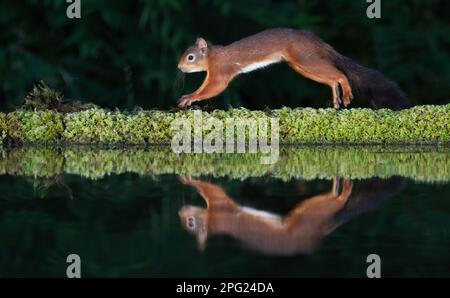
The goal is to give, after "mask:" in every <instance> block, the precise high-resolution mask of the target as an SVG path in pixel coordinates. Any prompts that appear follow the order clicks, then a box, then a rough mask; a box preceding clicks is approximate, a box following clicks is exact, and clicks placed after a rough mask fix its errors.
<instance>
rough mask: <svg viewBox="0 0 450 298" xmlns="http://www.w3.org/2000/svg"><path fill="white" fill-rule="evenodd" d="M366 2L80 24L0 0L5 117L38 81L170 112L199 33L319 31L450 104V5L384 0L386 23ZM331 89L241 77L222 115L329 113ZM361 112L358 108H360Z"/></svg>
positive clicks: (93, 13)
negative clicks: (236, 109) (238, 110)
mask: <svg viewBox="0 0 450 298" xmlns="http://www.w3.org/2000/svg"><path fill="white" fill-rule="evenodd" d="M367 5H368V4H367V3H366V1H348V0H333V1H324V0H320V1H294V0H292V1H275V0H244V1H234V0H220V1H219V0H213V1H204V0H198V1H185V0H170V1H155V0H139V1H120V0H110V1H104V0H102V1H98V0H84V1H82V18H81V19H80V20H76V19H73V20H70V19H68V18H67V17H66V7H67V3H65V1H61V0H46V1H36V0H23V1H1V2H0V26H1V28H4V30H1V31H0V45H1V46H0V77H1V80H0V108H1V109H2V110H5V109H8V110H12V109H14V107H15V106H17V105H19V104H20V102H21V100H22V99H23V98H24V97H25V95H26V94H25V92H26V90H30V89H31V87H32V86H33V85H34V84H35V83H36V82H38V81H40V80H45V81H46V82H48V83H49V85H50V86H52V87H56V88H58V89H59V90H64V93H65V94H66V95H67V96H68V97H69V98H76V99H80V100H85V99H95V104H98V105H100V106H103V107H109V108H113V107H119V108H121V109H123V108H127V109H130V110H131V109H133V108H134V107H135V106H142V107H145V108H159V109H166V108H169V107H171V106H174V105H175V103H176V100H177V99H178V98H179V97H180V95H181V94H182V93H188V92H190V91H192V90H193V89H194V88H196V87H198V85H199V84H200V79H201V77H202V75H189V76H188V77H187V79H186V86H185V88H184V89H183V90H180V89H179V88H177V85H180V86H181V82H180V81H179V80H178V79H181V78H179V77H178V76H177V70H176V64H177V62H178V61H177V60H178V58H179V55H180V54H181V52H182V51H184V50H185V48H186V47H187V46H189V45H191V44H192V43H193V42H194V40H195V38H196V37H197V36H200V35H201V36H204V37H205V38H206V39H208V40H210V41H211V42H213V43H217V44H227V43H230V42H232V41H234V40H237V39H239V38H242V37H245V36H247V35H249V34H253V33H255V32H258V31H260V30H263V29H266V28H269V27H277V26H287V27H293V28H303V29H308V30H313V31H314V32H315V33H317V34H318V35H319V36H321V37H322V38H323V39H324V40H325V41H327V42H329V43H330V44H332V45H333V46H334V47H335V48H336V49H337V50H338V51H339V52H341V53H342V54H344V55H347V56H349V57H351V58H353V59H355V60H356V61H358V62H360V63H361V64H364V65H367V66H370V67H373V68H376V69H378V70H380V71H382V72H383V73H385V74H386V75H387V76H388V77H390V78H392V79H394V80H395V81H397V82H399V84H400V85H401V86H402V87H403V88H404V89H405V91H406V93H407V94H408V95H410V97H411V98H412V101H413V103H415V104H442V103H448V102H449V99H450V98H449V95H448V94H449V90H450V58H449V54H448V53H449V49H450V37H449V36H450V24H449V22H448V11H449V9H450V2H448V1H445V0H431V1H423V0H413V1H400V0H390V1H382V18H381V20H370V19H368V18H367V17H366V8H367ZM330 96H331V95H330V91H329V89H328V88H327V87H325V86H321V85H318V84H316V83H314V82H311V81H309V80H305V79H302V78H301V77H299V76H298V75H297V74H296V73H295V72H293V71H292V70H290V69H289V68H288V67H287V66H274V67H272V69H271V70H270V71H269V70H266V71H260V72H257V73H254V74H251V75H246V76H245V77H244V76H242V77H241V78H238V79H237V80H236V81H234V82H233V83H232V84H231V86H230V87H229V88H228V90H227V91H226V92H225V93H224V94H223V95H222V96H220V97H218V98H216V99H215V100H214V101H213V102H212V104H213V105H215V106H216V107H227V106H228V105H229V104H231V105H233V106H245V107H247V108H250V109H263V108H264V107H265V106H269V107H271V108H280V107H281V106H283V105H286V106H290V107H297V106H312V107H328V106H330V105H331V100H330ZM360 104H362V103H361V102H359V101H358V100H355V102H354V103H353V106H358V105H360Z"/></svg>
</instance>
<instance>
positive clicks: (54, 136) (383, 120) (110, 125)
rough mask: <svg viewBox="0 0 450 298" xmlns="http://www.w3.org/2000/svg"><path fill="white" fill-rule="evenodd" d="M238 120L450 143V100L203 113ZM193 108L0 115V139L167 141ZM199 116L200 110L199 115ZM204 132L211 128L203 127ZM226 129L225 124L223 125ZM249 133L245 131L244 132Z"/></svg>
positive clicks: (286, 132) (361, 139) (315, 140)
mask: <svg viewBox="0 0 450 298" xmlns="http://www.w3.org/2000/svg"><path fill="white" fill-rule="evenodd" d="M196 112H197V113H201V117H202V119H203V123H205V122H206V120H208V119H210V118H211V117H214V118H217V119H219V120H223V121H226V120H227V119H228V120H229V119H233V120H236V121H237V122H239V121H241V120H244V119H254V120H256V121H261V120H265V121H267V122H268V123H270V121H269V119H270V118H271V117H274V118H276V119H277V120H278V123H279V142H280V143H281V144H444V145H448V144H450V104H447V105H443V106H416V107H413V108H410V109H407V110H402V111H398V112H395V111H391V110H387V109H382V110H372V109H344V110H339V111H336V110H334V109H312V108H295V109H291V108H282V109H278V110H272V111H269V112H266V111H250V110H247V109H245V108H239V109H229V110H227V111H223V110H214V111H212V112H201V111H198V110H197V111H196ZM194 113H195V111H194V110H181V111H178V112H164V111H156V110H150V111H144V110H138V111H135V112H120V111H107V110H104V109H101V108H98V107H94V108H90V109H87V110H83V111H79V112H69V113H61V112H56V111H52V110H40V111H39V110H36V111H23V110H20V111H19V110H18V111H14V112H11V113H8V114H4V113H0V140H1V141H2V142H3V143H4V144H19V145H20V144H24V145H26V144H104V145H110V144H125V145H150V144H170V143H171V140H172V138H173V136H174V135H175V133H176V130H174V129H172V127H171V124H172V123H173V121H174V120H176V119H187V120H188V121H189V122H190V123H193V121H194ZM197 115H198V114H197ZM202 129H203V134H204V135H205V134H207V133H208V131H209V130H210V129H211V128H207V127H206V125H205V126H204V127H203V128H202ZM224 129H225V128H224ZM247 134H248V131H247Z"/></svg>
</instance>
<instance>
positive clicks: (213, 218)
mask: <svg viewBox="0 0 450 298" xmlns="http://www.w3.org/2000/svg"><path fill="white" fill-rule="evenodd" d="M181 181H182V182H183V183H184V184H187V185H191V186H193V187H194V188H195V189H196V190H197V191H198V193H199V194H200V195H201V196H202V197H203V199H204V200H205V202H206V204H207V208H206V209H203V208H198V207H192V206H186V207H184V208H183V209H182V210H181V211H180V212H179V215H180V217H181V222H182V224H183V227H184V228H185V229H186V230H190V231H191V232H193V233H195V234H196V236H197V241H198V245H199V247H200V248H201V249H204V248H205V245H206V240H207V238H208V236H209V235H214V234H226V235H230V236H232V237H234V238H236V239H239V240H240V241H241V242H242V243H244V244H245V245H247V246H249V247H250V248H252V249H255V250H257V251H260V252H262V253H269V254H277V255H289V254H295V253H307V252H310V251H311V250H312V249H314V247H315V246H316V245H317V244H318V241H319V240H320V239H321V238H322V237H323V236H325V235H326V234H328V233H329V232H331V231H332V230H333V229H334V228H336V225H335V224H334V221H333V218H334V216H335V215H336V214H337V213H338V212H339V211H340V210H342V208H343V207H344V206H345V204H346V202H347V200H348V198H349V197H350V194H351V193H352V182H351V181H350V180H349V179H345V180H344V182H343V187H342V191H341V192H340V193H339V184H340V183H339V179H338V178H334V179H333V186H332V189H331V190H330V192H327V193H325V194H322V195H317V196H314V197H311V198H309V199H307V200H304V201H302V202H301V203H300V204H298V205H297V206H296V207H295V208H294V209H293V210H292V211H291V212H290V213H289V214H288V215H286V216H285V217H280V219H279V220H278V219H277V218H274V217H273V216H271V215H266V214H264V213H263V214H257V213H255V212H252V211H249V210H248V209H244V208H242V207H241V206H239V205H238V204H236V203H235V202H234V200H233V199H232V198H230V197H229V196H228V195H227V194H226V193H225V192H224V190H223V189H222V188H221V187H219V186H217V185H214V184H212V183H208V182H204V181H200V180H194V179H191V178H188V177H181ZM188 221H191V224H192V225H193V226H192V227H189V223H188Z"/></svg>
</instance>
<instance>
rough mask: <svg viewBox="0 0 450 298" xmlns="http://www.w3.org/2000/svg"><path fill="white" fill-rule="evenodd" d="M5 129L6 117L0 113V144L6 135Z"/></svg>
mask: <svg viewBox="0 0 450 298" xmlns="http://www.w3.org/2000/svg"><path fill="white" fill-rule="evenodd" d="M7 128H8V126H7V123H6V115H5V114H4V113H0V144H3V141H4V140H5V138H6V135H7V133H8V131H7Z"/></svg>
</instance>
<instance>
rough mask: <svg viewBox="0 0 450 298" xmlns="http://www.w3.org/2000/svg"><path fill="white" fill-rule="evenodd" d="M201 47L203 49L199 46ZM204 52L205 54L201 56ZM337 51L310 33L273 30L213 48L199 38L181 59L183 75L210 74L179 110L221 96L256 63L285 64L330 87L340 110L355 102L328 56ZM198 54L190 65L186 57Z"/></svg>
mask: <svg viewBox="0 0 450 298" xmlns="http://www.w3.org/2000/svg"><path fill="white" fill-rule="evenodd" d="M199 44H202V45H203V47H201V46H199ZM200 48H203V49H204V54H201V53H200V50H199V49H200ZM329 51H334V50H333V49H332V48H331V47H330V46H329V45H328V44H326V43H324V42H322V41H321V40H320V39H319V38H317V37H316V36H315V35H313V34H312V33H310V32H307V31H300V30H293V29H271V30H266V31H263V32H260V33H258V34H255V35H252V36H249V37H246V38H244V39H241V40H239V41H236V42H234V43H232V44H230V45H228V46H211V45H206V42H205V41H204V40H203V39H201V38H199V39H197V43H196V44H195V45H194V46H193V47H191V48H189V49H188V50H187V51H186V52H185V53H184V54H183V55H182V57H181V59H180V63H179V65H178V67H179V68H180V69H181V70H182V71H184V72H193V71H207V75H206V78H205V81H204V82H203V84H202V85H201V86H200V88H199V89H198V90H197V91H195V92H193V93H191V94H188V95H184V96H183V97H182V98H181V99H180V101H179V105H180V106H189V105H191V104H192V103H193V102H195V101H200V100H205V99H208V98H211V97H214V96H216V95H218V94H220V93H221V92H222V91H223V90H224V89H225V88H226V87H227V86H228V84H229V83H230V82H231V80H233V78H234V77H236V76H237V75H238V74H240V73H242V70H243V69H245V68H246V67H249V66H251V65H252V64H254V63H260V62H266V61H277V62H278V60H279V61H280V62H281V61H286V62H287V63H288V64H289V65H290V66H291V67H292V68H293V69H294V70H295V71H297V72H298V73H300V74H301V75H303V76H305V77H307V78H310V79H312V80H314V81H317V82H319V83H322V84H326V85H328V86H330V88H331V89H332V92H333V105H334V107H335V108H339V105H340V102H341V96H340V89H339V87H340V88H341V89H342V99H343V103H344V105H345V106H347V105H348V104H350V101H351V99H352V98H353V94H352V89H351V87H350V84H349V81H348V79H347V77H346V75H345V74H344V73H342V72H341V71H340V70H338V69H337V68H336V67H335V65H334V64H333V63H332V61H331V60H330V58H329V56H328V53H329ZM190 53H195V54H197V55H198V57H200V59H198V61H194V62H189V61H187V57H188V55H189V54H190Z"/></svg>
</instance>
